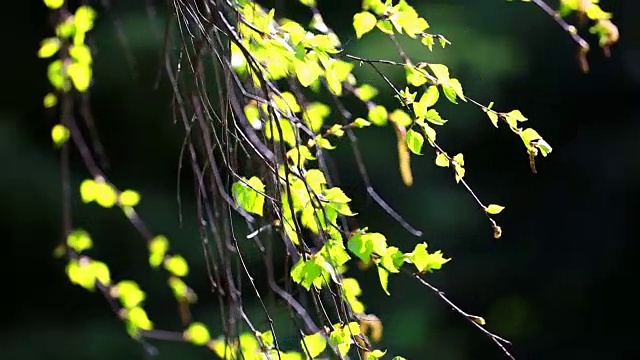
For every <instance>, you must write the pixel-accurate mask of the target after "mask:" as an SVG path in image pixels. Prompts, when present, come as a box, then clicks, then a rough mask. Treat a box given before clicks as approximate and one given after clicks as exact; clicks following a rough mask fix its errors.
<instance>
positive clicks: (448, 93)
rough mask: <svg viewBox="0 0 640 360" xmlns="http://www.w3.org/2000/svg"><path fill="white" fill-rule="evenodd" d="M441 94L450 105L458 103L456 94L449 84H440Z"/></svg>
mask: <svg viewBox="0 0 640 360" xmlns="http://www.w3.org/2000/svg"><path fill="white" fill-rule="evenodd" d="M442 92H443V93H444V96H445V97H446V98H447V100H449V101H450V102H451V103H453V104H457V103H458V102H457V101H456V98H457V96H458V95H457V93H456V90H455V89H454V88H453V87H451V86H450V85H449V84H446V83H445V84H442Z"/></svg>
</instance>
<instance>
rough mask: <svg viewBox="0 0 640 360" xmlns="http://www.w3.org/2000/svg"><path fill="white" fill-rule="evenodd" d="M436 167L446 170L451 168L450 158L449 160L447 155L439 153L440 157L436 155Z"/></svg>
mask: <svg viewBox="0 0 640 360" xmlns="http://www.w3.org/2000/svg"><path fill="white" fill-rule="evenodd" d="M436 165H438V166H440V167H445V168H446V167H449V158H447V155H446V154H444V153H438V155H436Z"/></svg>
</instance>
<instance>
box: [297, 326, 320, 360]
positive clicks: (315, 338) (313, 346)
mask: <svg viewBox="0 0 640 360" xmlns="http://www.w3.org/2000/svg"><path fill="white" fill-rule="evenodd" d="M300 346H301V347H302V349H303V350H304V351H305V353H307V355H308V356H309V357H311V358H312V359H313V358H316V357H318V356H319V355H320V354H321V353H322V352H323V351H324V349H325V348H326V347H327V339H326V338H325V337H324V335H323V334H322V333H321V332H317V333H315V334H312V335H307V336H305V337H304V338H303V339H302V340H301V341H300Z"/></svg>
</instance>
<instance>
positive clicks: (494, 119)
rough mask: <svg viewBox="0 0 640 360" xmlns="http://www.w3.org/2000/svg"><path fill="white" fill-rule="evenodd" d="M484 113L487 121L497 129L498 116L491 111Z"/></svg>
mask: <svg viewBox="0 0 640 360" xmlns="http://www.w3.org/2000/svg"><path fill="white" fill-rule="evenodd" d="M485 112H486V113H487V116H488V117H489V120H491V123H492V124H493V126H495V127H498V114H496V113H495V112H493V111H491V110H486V111H485Z"/></svg>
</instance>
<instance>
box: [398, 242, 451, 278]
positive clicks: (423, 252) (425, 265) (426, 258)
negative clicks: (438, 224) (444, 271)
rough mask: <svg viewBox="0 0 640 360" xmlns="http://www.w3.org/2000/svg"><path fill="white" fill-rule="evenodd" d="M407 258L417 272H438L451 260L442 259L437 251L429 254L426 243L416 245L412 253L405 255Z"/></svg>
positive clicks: (440, 253)
mask: <svg viewBox="0 0 640 360" xmlns="http://www.w3.org/2000/svg"><path fill="white" fill-rule="evenodd" d="M407 257H408V259H409V260H410V261H411V263H413V264H414V265H415V267H416V269H418V271H419V272H425V271H431V270H439V269H440V268H442V265H444V264H446V263H447V262H449V260H451V259H445V258H443V257H442V252H440V251H439V250H438V251H436V252H435V253H433V254H430V253H429V252H428V251H427V244H426V243H421V244H417V245H416V247H415V248H414V249H413V251H412V252H411V253H409V254H407Z"/></svg>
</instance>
